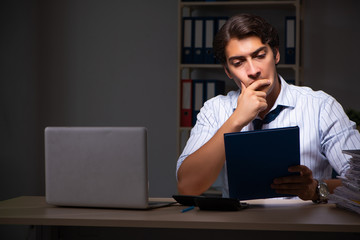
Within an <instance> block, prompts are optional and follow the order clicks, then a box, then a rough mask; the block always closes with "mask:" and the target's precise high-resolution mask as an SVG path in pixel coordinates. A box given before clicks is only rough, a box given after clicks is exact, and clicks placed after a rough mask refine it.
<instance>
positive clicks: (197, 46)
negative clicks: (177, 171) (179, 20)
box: [192, 17, 204, 64]
mask: <svg viewBox="0 0 360 240" xmlns="http://www.w3.org/2000/svg"><path fill="white" fill-rule="evenodd" d="M192 19H193V26H192V46H193V63H198V64H199V63H200V64H201V63H204V49H203V45H204V18H203V17H193V18H192Z"/></svg>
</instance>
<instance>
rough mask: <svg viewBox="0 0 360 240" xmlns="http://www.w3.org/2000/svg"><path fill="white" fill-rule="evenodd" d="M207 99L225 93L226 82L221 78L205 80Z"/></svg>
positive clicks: (205, 95)
mask: <svg viewBox="0 0 360 240" xmlns="http://www.w3.org/2000/svg"><path fill="white" fill-rule="evenodd" d="M204 87H205V89H204V90H205V93H204V99H205V101H207V100H209V99H211V98H213V97H215V96H217V95H220V94H224V93H225V82H224V81H221V80H205V86H204Z"/></svg>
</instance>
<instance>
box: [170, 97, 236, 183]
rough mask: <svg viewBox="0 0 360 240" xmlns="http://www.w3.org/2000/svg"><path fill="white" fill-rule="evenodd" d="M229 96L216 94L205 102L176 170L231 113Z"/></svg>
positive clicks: (210, 136) (213, 133)
mask: <svg viewBox="0 0 360 240" xmlns="http://www.w3.org/2000/svg"><path fill="white" fill-rule="evenodd" d="M232 112H233V111H232V108H231V101H230V100H229V96H227V97H226V96H217V97H215V98H213V99H211V100H209V101H207V102H205V104H204V106H203V107H202V108H201V110H200V112H199V114H198V115H197V121H196V124H195V126H194V127H193V128H192V130H191V133H190V137H189V139H188V141H187V143H186V145H185V148H184V150H183V152H182V154H181V155H180V157H179V159H178V161H177V165H176V177H177V172H178V170H179V168H180V166H181V164H182V163H183V162H184V161H185V160H186V158H187V157H188V156H189V155H190V154H192V153H193V152H195V151H196V150H198V149H199V148H200V147H201V146H203V145H204V144H205V143H206V142H208V141H209V140H210V139H211V138H212V137H213V136H214V135H215V133H216V132H217V131H218V129H219V128H220V127H221V126H222V125H223V123H224V122H225V121H226V120H227V119H228V118H229V116H230V115H231V114H232Z"/></svg>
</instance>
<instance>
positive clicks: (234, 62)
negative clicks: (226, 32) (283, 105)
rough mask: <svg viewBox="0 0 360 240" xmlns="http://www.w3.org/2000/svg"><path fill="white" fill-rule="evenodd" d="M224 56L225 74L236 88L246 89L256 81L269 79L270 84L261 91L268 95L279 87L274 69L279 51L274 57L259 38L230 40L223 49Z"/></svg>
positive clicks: (278, 58)
mask: <svg viewBox="0 0 360 240" xmlns="http://www.w3.org/2000/svg"><path fill="white" fill-rule="evenodd" d="M225 54H226V62H227V68H225V72H226V74H227V75H228V76H229V78H231V79H234V81H235V83H236V84H237V85H238V87H240V88H243V86H244V87H246V88H247V87H249V86H250V85H251V84H252V83H253V82H255V81H256V80H259V79H269V80H270V81H271V84H270V85H269V86H267V87H265V88H264V89H261V90H262V91H266V92H267V93H268V94H270V93H271V92H272V90H273V89H274V87H275V88H276V87H277V86H278V85H279V84H278V78H277V72H276V67H275V64H276V63H278V62H279V60H280V54H279V51H276V56H275V57H274V54H273V51H272V49H271V48H270V46H269V45H268V44H263V43H262V42H261V40H260V38H259V37H256V36H250V37H247V38H244V39H240V40H239V39H237V38H232V39H231V40H230V41H229V43H228V45H227V46H226V48H225Z"/></svg>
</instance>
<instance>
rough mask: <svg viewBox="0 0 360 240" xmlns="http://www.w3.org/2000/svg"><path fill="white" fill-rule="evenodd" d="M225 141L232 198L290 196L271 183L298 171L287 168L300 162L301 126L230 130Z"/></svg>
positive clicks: (225, 136) (225, 135)
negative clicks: (292, 171) (233, 131)
mask: <svg viewBox="0 0 360 240" xmlns="http://www.w3.org/2000/svg"><path fill="white" fill-rule="evenodd" d="M224 141H225V155H226V168H227V173H228V184H229V195H230V198H236V199H239V200H248V199H261V198H272V197H284V196H289V195H283V194H277V193H276V192H275V191H274V190H273V189H272V188H271V187H270V185H271V183H272V182H273V180H274V178H277V177H283V176H288V175H292V174H296V173H289V172H288V167H290V166H295V165H299V164H300V143H299V127H297V126H296V127H286V128H276V129H266V130H258V131H248V132H237V133H228V134H224ZM291 196H292V195H291Z"/></svg>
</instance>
